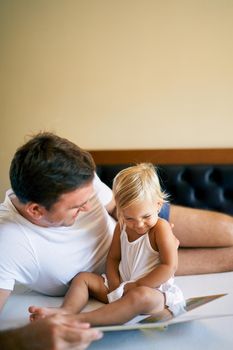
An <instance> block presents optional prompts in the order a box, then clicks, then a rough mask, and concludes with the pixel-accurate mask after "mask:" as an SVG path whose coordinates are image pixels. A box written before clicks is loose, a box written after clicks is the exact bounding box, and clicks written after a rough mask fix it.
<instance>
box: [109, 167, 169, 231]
mask: <svg viewBox="0 0 233 350" xmlns="http://www.w3.org/2000/svg"><path fill="white" fill-rule="evenodd" d="M113 194H114V197H115V201H116V208H117V215H118V220H119V221H120V224H121V211H122V209H125V208H127V207H128V206H130V205H131V204H133V203H135V202H140V201H143V200H145V199H150V200H152V201H158V200H159V201H161V203H164V202H166V201H167V198H168V195H167V194H166V193H165V192H164V191H163V190H162V189H161V186H160V182H159V177H158V174H157V171H156V168H155V167H154V166H153V164H151V163H140V164H137V165H135V166H131V167H129V168H126V169H123V170H122V171H120V172H119V173H118V174H117V175H116V177H115V178H114V180H113Z"/></svg>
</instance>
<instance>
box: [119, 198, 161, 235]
mask: <svg viewBox="0 0 233 350" xmlns="http://www.w3.org/2000/svg"><path fill="white" fill-rule="evenodd" d="M161 206H162V203H161V202H154V201H152V200H150V199H146V200H144V201H141V202H137V203H133V204H132V205H130V206H129V207H127V208H125V209H123V210H122V218H123V221H124V223H125V225H126V227H128V228H129V229H131V230H133V231H135V232H136V233H137V234H139V235H144V234H145V233H147V232H148V231H149V230H150V229H151V228H152V227H153V226H154V225H155V224H156V222H157V220H158V213H159V210H160V208H161Z"/></svg>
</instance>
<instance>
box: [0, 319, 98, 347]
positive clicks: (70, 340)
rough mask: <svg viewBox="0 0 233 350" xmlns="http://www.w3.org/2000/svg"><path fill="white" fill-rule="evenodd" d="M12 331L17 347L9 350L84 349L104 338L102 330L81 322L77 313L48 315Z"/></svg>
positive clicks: (12, 337)
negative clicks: (76, 316) (77, 318)
mask: <svg viewBox="0 0 233 350" xmlns="http://www.w3.org/2000/svg"><path fill="white" fill-rule="evenodd" d="M10 332H11V340H12V339H15V347H14V346H13V347H12V346H11V347H7V349H8V350H16V349H17V350H71V349H75V350H84V349H86V348H87V347H88V346H89V345H90V343H91V342H92V341H94V340H97V339H100V338H102V333H101V332H100V331H98V330H96V329H93V328H90V326H89V324H88V323H79V322H78V321H76V319H75V315H55V316H51V317H47V318H44V319H40V320H38V321H35V322H33V323H31V324H29V325H26V326H25V327H22V328H18V329H15V330H11V331H10ZM1 344H2V343H1V337H0V345H1ZM11 344H12V342H11ZM3 345H4V344H3ZM1 348H2V347H1ZM3 349H5V348H4V346H3Z"/></svg>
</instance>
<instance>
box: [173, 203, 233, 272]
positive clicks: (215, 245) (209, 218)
mask: <svg viewBox="0 0 233 350" xmlns="http://www.w3.org/2000/svg"><path fill="white" fill-rule="evenodd" d="M170 222H171V223H173V224H174V228H173V232H174V234H175V235H176V237H177V238H178V239H179V241H180V248H185V249H179V267H178V270H177V274H178V275H187V274H200V273H214V272H223V271H232V270H233V259H232V256H233V217H232V216H230V215H226V214H222V213H217V212H214V211H208V210H199V209H192V208H186V207H181V206H176V205H171V211H170Z"/></svg>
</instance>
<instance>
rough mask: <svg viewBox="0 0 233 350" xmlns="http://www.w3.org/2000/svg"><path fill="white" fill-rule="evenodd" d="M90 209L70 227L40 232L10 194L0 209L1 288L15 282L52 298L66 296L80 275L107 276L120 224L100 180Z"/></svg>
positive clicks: (106, 189) (108, 194)
mask: <svg viewBox="0 0 233 350" xmlns="http://www.w3.org/2000/svg"><path fill="white" fill-rule="evenodd" d="M93 184H94V189H95V193H94V195H93V197H91V199H90V206H91V209H90V211H88V212H80V213H79V215H78V217H77V220H76V222H75V223H74V224H73V225H72V226H69V227H48V228H47V227H40V226H37V225H34V224H32V223H31V222H29V221H28V220H26V219H25V218H24V217H22V216H21V215H20V214H19V213H18V212H17V210H16V209H15V207H14V206H13V204H12V202H11V200H10V196H11V195H12V193H13V192H12V190H9V191H7V193H6V198H5V201H4V202H3V203H2V204H1V205H0V288H2V289H7V290H13V289H14V284H15V282H16V281H17V282H19V283H22V284H25V285H27V286H28V287H29V288H31V289H33V290H35V291H37V292H40V293H44V294H47V295H51V296H60V295H64V294H65V292H66V291H67V288H68V286H69V282H70V281H71V279H72V278H73V277H74V276H75V275H76V274H77V273H79V272H81V271H91V272H96V273H102V272H103V271H104V268H105V260H106V255H107V252H108V249H109V247H110V243H111V240H112V234H113V230H114V228H115V221H114V220H113V219H112V217H111V216H110V215H109V214H108V213H107V210H106V209H105V206H106V205H107V204H108V203H110V201H111V200H112V191H111V190H110V188H108V187H107V186H106V185H105V184H104V183H103V182H101V181H100V179H99V178H98V177H97V175H95V178H94V182H93Z"/></svg>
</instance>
